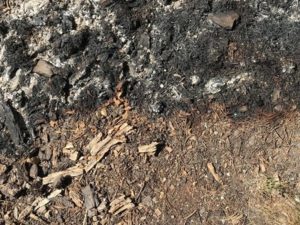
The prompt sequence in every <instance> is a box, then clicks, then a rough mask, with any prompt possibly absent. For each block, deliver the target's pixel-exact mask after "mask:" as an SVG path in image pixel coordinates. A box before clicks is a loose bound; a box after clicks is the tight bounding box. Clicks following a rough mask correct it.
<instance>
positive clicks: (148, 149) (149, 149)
mask: <svg viewBox="0 0 300 225" xmlns="http://www.w3.org/2000/svg"><path fill="white" fill-rule="evenodd" d="M158 144H159V143H158V142H152V143H151V144H150V145H142V146H139V147H138V150H139V153H151V154H154V153H155V152H156V150H157V145H158Z"/></svg>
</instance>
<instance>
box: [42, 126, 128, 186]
mask: <svg viewBox="0 0 300 225" xmlns="http://www.w3.org/2000/svg"><path fill="white" fill-rule="evenodd" d="M132 130H133V127H132V126H130V125H128V124H127V123H124V124H122V125H117V126H115V127H114V128H113V129H112V130H110V131H109V132H108V133H109V134H108V136H107V137H106V138H104V139H103V140H102V141H100V140H101V137H102V134H98V135H97V136H96V137H95V138H94V139H93V140H92V141H91V142H90V143H89V144H88V145H87V146H86V149H87V150H89V151H90V153H91V156H90V157H88V158H87V159H86V160H84V161H83V162H80V163H78V164H76V165H75V166H73V167H70V168H68V169H66V170H64V171H59V172H56V173H52V174H49V175H48V176H47V177H44V178H43V184H44V185H45V184H50V183H53V182H54V181H56V180H57V178H59V177H66V176H71V177H76V176H80V175H82V174H83V172H84V171H85V172H89V171H90V170H91V169H92V168H94V167H95V166H96V164H98V163H99V162H100V160H101V159H102V158H103V157H104V156H105V154H106V153H107V152H109V150H110V149H111V148H112V147H113V146H115V145H117V144H120V143H125V142H126V138H125V135H126V134H129V133H130V132H131V131H132Z"/></svg>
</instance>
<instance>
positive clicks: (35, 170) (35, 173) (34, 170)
mask: <svg viewBox="0 0 300 225" xmlns="http://www.w3.org/2000/svg"><path fill="white" fill-rule="evenodd" d="M38 173H39V168H38V166H37V165H36V164H33V165H32V166H31V168H30V171H29V176H30V177H31V178H36V177H37V176H38Z"/></svg>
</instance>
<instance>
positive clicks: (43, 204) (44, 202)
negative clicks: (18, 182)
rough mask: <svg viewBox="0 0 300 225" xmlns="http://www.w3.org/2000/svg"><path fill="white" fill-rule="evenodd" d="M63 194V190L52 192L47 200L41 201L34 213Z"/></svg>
mask: <svg viewBox="0 0 300 225" xmlns="http://www.w3.org/2000/svg"><path fill="white" fill-rule="evenodd" d="M61 192H62V189H57V190H55V191H53V192H51V194H50V195H48V196H47V197H46V198H44V199H43V200H41V201H40V202H39V203H38V204H37V206H35V207H34V211H36V210H38V209H39V208H40V207H42V206H45V205H47V204H48V203H49V202H50V200H51V199H53V198H55V197H57V196H58V195H59V194H60V193H61Z"/></svg>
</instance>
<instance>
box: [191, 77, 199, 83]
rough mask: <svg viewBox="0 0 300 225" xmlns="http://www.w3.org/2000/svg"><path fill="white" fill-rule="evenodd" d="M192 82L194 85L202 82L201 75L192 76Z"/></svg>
mask: <svg viewBox="0 0 300 225" xmlns="http://www.w3.org/2000/svg"><path fill="white" fill-rule="evenodd" d="M191 83H192V85H198V84H199V83H200V77H199V76H196V75H194V76H191Z"/></svg>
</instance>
